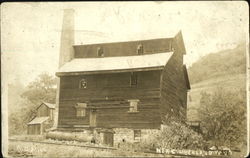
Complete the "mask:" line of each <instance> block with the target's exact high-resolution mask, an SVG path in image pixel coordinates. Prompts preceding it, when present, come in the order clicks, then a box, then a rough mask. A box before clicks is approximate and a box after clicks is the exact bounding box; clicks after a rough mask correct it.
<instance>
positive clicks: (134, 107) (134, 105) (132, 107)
mask: <svg viewBox="0 0 250 158" xmlns="http://www.w3.org/2000/svg"><path fill="white" fill-rule="evenodd" d="M128 102H129V112H138V102H139V100H138V99H130V100H128Z"/></svg>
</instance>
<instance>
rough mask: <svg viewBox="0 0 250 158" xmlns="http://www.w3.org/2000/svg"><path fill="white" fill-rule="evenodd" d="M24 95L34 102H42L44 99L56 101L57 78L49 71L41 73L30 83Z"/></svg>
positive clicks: (51, 101) (50, 101)
mask: <svg viewBox="0 0 250 158" xmlns="http://www.w3.org/2000/svg"><path fill="white" fill-rule="evenodd" d="M22 97H23V98H27V99H28V100H29V101H30V102H32V103H33V104H40V103H41V102H42V101H45V102H49V103H55V98H56V79H55V78H54V77H53V76H51V75H49V74H47V73H43V74H40V75H39V76H38V78H37V79H36V80H35V81H33V82H31V83H30V84H29V85H28V87H27V88H26V90H25V92H24V93H23V94H22Z"/></svg>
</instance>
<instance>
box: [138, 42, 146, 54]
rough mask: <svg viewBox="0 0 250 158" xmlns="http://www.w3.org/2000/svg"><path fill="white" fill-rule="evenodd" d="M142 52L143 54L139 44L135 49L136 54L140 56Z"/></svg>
mask: <svg viewBox="0 0 250 158" xmlns="http://www.w3.org/2000/svg"><path fill="white" fill-rule="evenodd" d="M143 53H144V52H143V46H142V45H141V44H140V45H138V47H137V54H138V55H142V54H143Z"/></svg>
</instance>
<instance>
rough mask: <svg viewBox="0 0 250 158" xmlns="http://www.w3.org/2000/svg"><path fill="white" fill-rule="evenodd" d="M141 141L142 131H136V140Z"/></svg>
mask: <svg viewBox="0 0 250 158" xmlns="http://www.w3.org/2000/svg"><path fill="white" fill-rule="evenodd" d="M140 139H141V130H134V140H140Z"/></svg>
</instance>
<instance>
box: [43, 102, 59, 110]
mask: <svg viewBox="0 0 250 158" xmlns="http://www.w3.org/2000/svg"><path fill="white" fill-rule="evenodd" d="M43 104H45V105H47V106H48V107H49V108H51V109H55V107H56V105H55V104H51V103H46V102H43Z"/></svg>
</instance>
